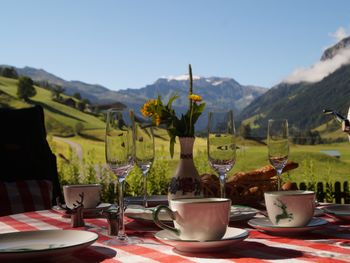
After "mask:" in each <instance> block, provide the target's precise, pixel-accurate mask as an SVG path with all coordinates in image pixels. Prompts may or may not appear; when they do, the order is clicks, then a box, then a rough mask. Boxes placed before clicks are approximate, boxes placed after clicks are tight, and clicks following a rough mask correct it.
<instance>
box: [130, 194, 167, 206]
mask: <svg viewBox="0 0 350 263" xmlns="http://www.w3.org/2000/svg"><path fill="white" fill-rule="evenodd" d="M124 201H125V203H126V204H127V205H143V196H127V197H124ZM147 203H148V206H150V207H152V206H157V205H168V196H167V195H151V196H149V197H147Z"/></svg>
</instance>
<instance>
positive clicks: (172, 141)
mask: <svg viewBox="0 0 350 263" xmlns="http://www.w3.org/2000/svg"><path fill="white" fill-rule="evenodd" d="M175 140H176V136H170V144H169V151H170V156H171V158H173V157H174V147H175Z"/></svg>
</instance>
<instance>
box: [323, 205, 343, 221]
mask: <svg viewBox="0 0 350 263" xmlns="http://www.w3.org/2000/svg"><path fill="white" fill-rule="evenodd" d="M323 210H324V212H325V213H326V214H329V215H331V216H333V217H336V218H338V219H341V220H350V205H348V204H344V205H329V206H326V207H324V208H323Z"/></svg>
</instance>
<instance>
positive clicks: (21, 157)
mask: <svg viewBox="0 0 350 263" xmlns="http://www.w3.org/2000/svg"><path fill="white" fill-rule="evenodd" d="M20 180H49V181H51V182H52V186H53V192H52V204H53V205H54V204H55V203H56V201H55V199H56V197H60V198H61V199H62V192H61V187H60V183H59V180H58V173H57V164H56V156H55V155H54V154H53V153H52V151H51V149H50V147H49V144H48V142H47V140H46V130H45V122H44V112H43V108H42V107H41V106H35V107H32V108H25V109H16V110H13V109H1V110H0V181H3V182H14V181H20Z"/></svg>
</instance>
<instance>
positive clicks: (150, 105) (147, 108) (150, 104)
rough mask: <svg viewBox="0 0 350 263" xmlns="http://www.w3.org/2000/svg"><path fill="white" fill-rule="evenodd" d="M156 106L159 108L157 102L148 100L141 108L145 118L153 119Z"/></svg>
mask: <svg viewBox="0 0 350 263" xmlns="http://www.w3.org/2000/svg"><path fill="white" fill-rule="evenodd" d="M154 106H157V100H148V101H147V102H146V103H145V104H143V106H142V108H141V113H142V115H143V116H145V117H152V116H153V114H154Z"/></svg>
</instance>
